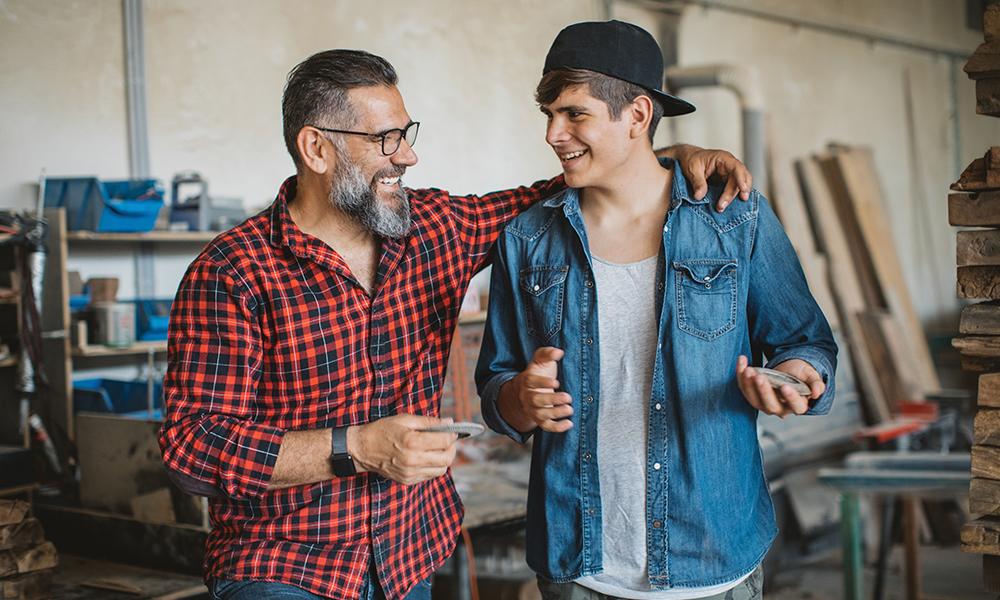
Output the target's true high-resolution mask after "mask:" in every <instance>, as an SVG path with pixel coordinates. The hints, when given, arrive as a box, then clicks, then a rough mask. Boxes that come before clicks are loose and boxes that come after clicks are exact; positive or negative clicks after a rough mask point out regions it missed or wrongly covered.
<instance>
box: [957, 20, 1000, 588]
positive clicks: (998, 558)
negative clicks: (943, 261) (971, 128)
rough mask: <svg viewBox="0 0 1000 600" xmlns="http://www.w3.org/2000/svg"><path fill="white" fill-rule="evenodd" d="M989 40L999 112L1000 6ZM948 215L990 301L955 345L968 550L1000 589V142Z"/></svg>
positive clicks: (967, 270) (968, 176)
mask: <svg viewBox="0 0 1000 600" xmlns="http://www.w3.org/2000/svg"><path fill="white" fill-rule="evenodd" d="M983 29H984V32H985V34H986V42H985V43H984V44H982V45H981V46H979V48H977V49H976V52H975V53H974V54H973V55H972V57H971V58H970V59H969V62H968V63H967V64H966V65H965V72H966V73H968V74H969V78H970V79H972V80H974V81H975V82H976V112H978V113H979V114H983V115H991V116H1000V6H997V5H993V6H990V7H988V8H987V9H986V12H985V15H984V17H983ZM951 189H952V190H953V191H954V193H951V194H949V195H948V222H949V223H950V224H951V225H953V226H956V227H975V228H977V229H966V230H962V231H959V232H958V236H957V244H956V252H955V255H956V264H957V268H958V278H957V279H958V281H957V291H958V297H959V298H964V299H968V300H985V302H981V303H979V304H971V305H969V306H966V307H965V308H963V309H962V315H961V317H960V319H959V324H958V331H959V334H960V337H958V338H955V339H954V340H953V341H952V345H953V346H955V348H958V350H959V352H961V353H962V368H964V369H966V370H970V371H975V372H980V373H983V374H982V375H980V376H979V390H978V397H977V404H978V410H977V413H976V417H975V421H974V422H973V436H972V437H973V440H972V442H973V446H972V482H971V484H970V488H969V512H970V513H972V514H973V515H980V516H981V517H980V518H979V519H977V520H974V521H971V522H969V523H966V524H965V525H964V526H963V527H962V550H963V551H964V552H972V553H975V554H982V555H983V580H984V583H985V585H986V587H987V589H990V590H992V591H1000V146H993V147H992V148H989V149H988V150H987V151H986V153H985V154H984V155H983V157H982V158H977V159H975V160H973V161H972V163H971V164H970V165H969V166H968V167H967V168H966V169H965V171H963V172H962V174H961V176H959V178H958V181H956V182H955V183H953V184H952V186H951Z"/></svg>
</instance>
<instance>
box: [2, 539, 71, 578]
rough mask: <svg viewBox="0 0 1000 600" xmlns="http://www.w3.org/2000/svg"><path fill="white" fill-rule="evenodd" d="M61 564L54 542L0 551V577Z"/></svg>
mask: <svg viewBox="0 0 1000 600" xmlns="http://www.w3.org/2000/svg"><path fill="white" fill-rule="evenodd" d="M57 564H59V554H58V553H57V552H56V547H55V546H53V545H52V542H45V543H44V544H39V545H38V546H33V547H31V548H18V549H14V550H4V551H0V577H10V576H11V575H21V574H24V573H31V572H32V571H40V570H42V569H51V568H52V567H55V566H56V565H57Z"/></svg>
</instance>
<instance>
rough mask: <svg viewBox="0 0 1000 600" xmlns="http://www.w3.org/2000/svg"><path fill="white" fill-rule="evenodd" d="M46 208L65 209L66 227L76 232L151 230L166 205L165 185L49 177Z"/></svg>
mask: <svg viewBox="0 0 1000 600" xmlns="http://www.w3.org/2000/svg"><path fill="white" fill-rule="evenodd" d="M45 208H65V209H66V226H67V228H68V229H70V230H74V231H76V230H84V231H99V232H142V231H151V230H152V229H153V226H154V225H156V217H157V216H158V215H159V214H160V209H161V208H163V185H162V184H161V183H160V182H159V180H156V179H125V180H116V181H101V180H99V179H97V178H96V177H47V178H46V179H45Z"/></svg>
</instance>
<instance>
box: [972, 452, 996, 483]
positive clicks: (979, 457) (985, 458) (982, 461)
mask: <svg viewBox="0 0 1000 600" xmlns="http://www.w3.org/2000/svg"><path fill="white" fill-rule="evenodd" d="M972 476H973V477H982V478H984V479H997V480H1000V448H998V447H996V446H982V445H975V446H973V447H972Z"/></svg>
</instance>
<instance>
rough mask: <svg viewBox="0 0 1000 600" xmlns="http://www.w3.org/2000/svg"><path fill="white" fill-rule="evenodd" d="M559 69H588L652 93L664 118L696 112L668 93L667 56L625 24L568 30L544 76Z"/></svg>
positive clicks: (589, 25)
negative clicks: (665, 58)
mask: <svg viewBox="0 0 1000 600" xmlns="http://www.w3.org/2000/svg"><path fill="white" fill-rule="evenodd" d="M559 69H586V70H588V71H596V72H598V73H602V74H604V75H607V76H609V77H614V78H616V79H621V80H622V81H627V82H629V83H633V84H635V85H638V86H640V87H643V88H645V89H647V90H649V92H650V94H651V95H652V96H653V98H655V99H656V100H659V102H660V104H661V105H663V116H664V117H675V116H678V115H686V114H688V113H692V112H694V110H695V109H694V105H693V104H691V103H690V102H688V101H686V100H681V99H680V98H678V97H676V96H671V95H670V94H668V93H666V92H664V91H663V90H661V89H660V88H661V87H662V85H663V54H662V52H661V51H660V45H659V44H657V43H656V40H655V39H653V36H651V35H650V34H649V32H648V31H646V30H645V29H643V28H641V27H638V26H636V25H633V24H631V23H623V22H622V21H588V22H585V23H575V24H573V25H570V26H569V27H566V28H564V29H563V30H562V31H560V32H559V35H557V36H556V39H555V41H554V42H552V47H551V48H549V53H548V55H547V56H546V57H545V67H544V68H543V69H542V75H545V74H547V73H548V72H549V71H556V70H559Z"/></svg>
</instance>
